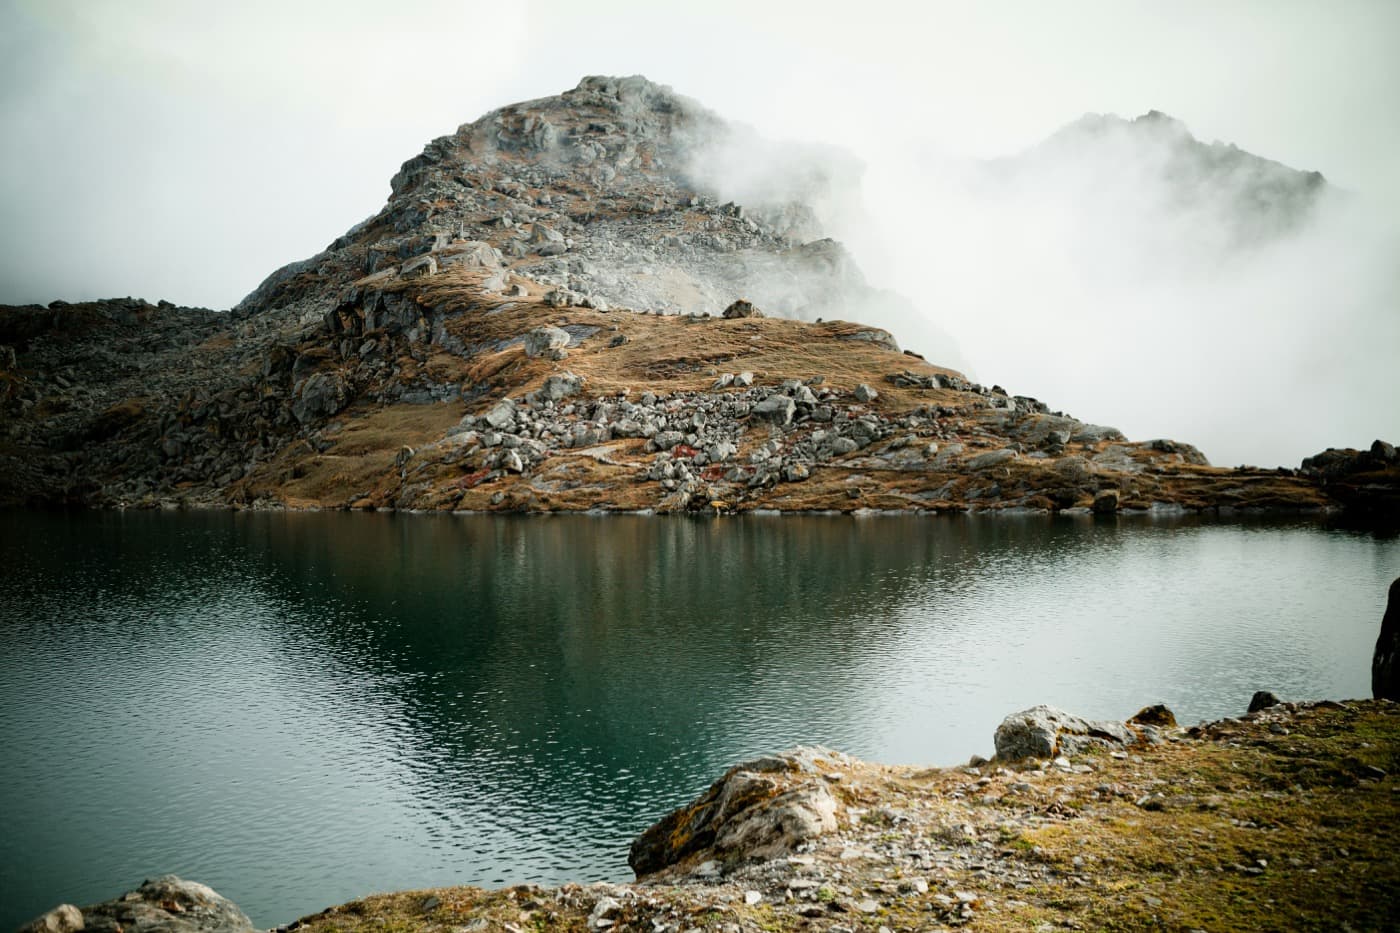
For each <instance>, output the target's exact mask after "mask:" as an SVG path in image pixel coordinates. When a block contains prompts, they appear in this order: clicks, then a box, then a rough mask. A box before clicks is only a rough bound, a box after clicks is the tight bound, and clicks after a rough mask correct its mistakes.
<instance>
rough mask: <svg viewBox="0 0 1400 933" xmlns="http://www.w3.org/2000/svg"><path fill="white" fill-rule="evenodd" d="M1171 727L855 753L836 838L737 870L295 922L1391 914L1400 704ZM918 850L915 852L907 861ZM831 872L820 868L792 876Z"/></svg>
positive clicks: (1234, 927)
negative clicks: (1070, 759) (983, 748)
mask: <svg viewBox="0 0 1400 933" xmlns="http://www.w3.org/2000/svg"><path fill="white" fill-rule="evenodd" d="M1174 739H1175V740H1174V741H1171V742H1168V743H1166V744H1162V745H1157V746H1150V747H1142V748H1138V749H1134V750H1132V751H1131V753H1128V754H1123V753H1117V754H1116V755H1114V754H1109V753H1106V752H1105V753H1099V754H1092V755H1088V756H1085V757H1084V758H1081V759H1076V760H1075V762H1074V765H1073V768H1072V770H1066V769H1063V768H1055V767H1045V768H1039V769H1030V768H1027V767H1025V766H1020V767H1018V768H1015V769H1012V768H1000V767H996V766H994V765H984V766H982V767H980V768H975V769H974V768H947V769H917V768H910V767H885V766H880V765H868V764H861V765H859V766H858V767H854V768H851V769H848V770H847V772H846V773H845V774H843V775H842V776H841V781H840V783H838V784H836V785H835V789H836V790H837V792H838V794H839V795H840V797H841V800H842V807H843V819H842V829H841V831H840V832H839V833H838V834H837V836H836V837H834V838H832V839H829V840H826V841H824V842H823V843H822V844H820V845H817V846H815V847H814V849H813V851H812V852H810V853H809V854H806V855H803V856H800V857H796V858H793V859H778V860H775V861H774V862H772V863H766V864H756V863H751V864H749V865H747V866H734V868H735V871H734V872H733V873H732V874H730V875H728V876H726V877H725V878H721V879H701V878H698V877H696V876H687V875H677V876H671V875H665V876H655V877H653V878H652V879H648V880H647V881H645V882H643V883H638V884H632V885H618V886H588V887H582V886H578V885H566V886H564V887H562V888H554V889H547V888H539V887H533V886H526V887H517V888H509V889H505V890H499V891H483V890H480V889H476V888H447V889H438V890H432V891H415V892H404V893H399V894H388V895H376V896H373V897H368V898H365V899H363V900H359V901H355V902H352V903H350V904H346V905H344V906H341V907H337V908H332V909H331V910H329V911H327V912H325V913H322V914H319V915H316V916H314V917H308V918H306V919H304V920H302V921H299V922H298V923H297V924H294V925H293V927H295V928H297V929H299V930H303V931H306V933H470V931H487V930H502V931H507V933H527V931H539V933H544V931H549V930H586V929H595V930H596V929H603V928H606V929H609V930H627V931H633V930H635V931H641V933H661V931H664V930H669V931H672V933H680V931H685V930H697V931H698V930H709V931H714V933H751V931H805V930H838V929H839V930H845V931H851V933H854V931H858V930H868V931H870V933H878V931H880V930H881V929H882V928H883V929H885V930H888V931H891V933H903V931H920V930H936V929H948V928H954V927H957V928H965V929H969V930H991V931H1012V930H1059V929H1079V930H1182V931H1189V930H1209V931H1256V930H1392V929H1397V924H1400V919H1398V918H1400V858H1397V856H1396V854H1395V834H1394V827H1396V826H1397V825H1398V824H1400V781H1397V780H1396V774H1397V771H1400V705H1397V704H1394V703H1388V702H1385V701H1356V702H1352V703H1347V704H1301V705H1300V706H1299V707H1297V708H1284V707H1279V708H1275V709H1274V710H1272V711H1268V712H1265V713H1261V714H1257V715H1254V716H1252V717H1249V718H1246V719H1242V720H1224V721H1222V722H1220V723H1215V724H1210V725H1208V726H1206V727H1202V728H1198V729H1194V730H1191V731H1190V732H1188V733H1184V734H1178V735H1177V736H1175V737H1174ZM914 850H922V854H921V855H920V856H919V858H918V859H917V860H916V861H914V862H910V861H909V860H907V859H904V858H902V856H901V853H907V852H910V851H914ZM852 853H856V855H855V856H853V855H852ZM815 877H821V878H824V879H826V880H824V881H821V882H817V881H815V880H811V881H809V882H805V883H799V882H798V881H795V880H794V879H802V878H808V879H811V878H815ZM750 888H759V889H760V891H761V893H762V898H761V900H760V901H759V902H758V903H746V899H745V897H744V894H745V892H746V891H747V890H748V889H750ZM605 897H613V898H615V899H616V900H617V901H618V904H617V906H616V909H614V910H612V911H610V912H609V913H608V914H607V916H606V920H607V921H610V922H608V923H607V924H606V926H604V927H599V926H596V925H590V919H589V917H590V913H591V912H594V911H595V908H596V905H597V904H598V903H599V902H600V900H601V899H602V898H605ZM594 918H595V921H596V919H597V914H596V913H595V914H594Z"/></svg>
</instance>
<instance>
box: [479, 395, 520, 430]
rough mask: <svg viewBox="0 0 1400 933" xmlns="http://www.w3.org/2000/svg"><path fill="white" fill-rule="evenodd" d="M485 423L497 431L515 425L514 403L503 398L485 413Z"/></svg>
mask: <svg viewBox="0 0 1400 933" xmlns="http://www.w3.org/2000/svg"><path fill="white" fill-rule="evenodd" d="M486 423H487V424H489V425H491V427H493V428H495V429H496V430H498V431H506V430H509V429H510V428H512V427H514V426H515V403H514V402H512V401H511V400H510V399H508V398H503V399H501V400H500V401H499V402H497V403H496V404H495V405H492V406H491V410H490V411H488V412H487V413H486Z"/></svg>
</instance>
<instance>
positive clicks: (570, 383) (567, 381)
mask: <svg viewBox="0 0 1400 933" xmlns="http://www.w3.org/2000/svg"><path fill="white" fill-rule="evenodd" d="M582 391H583V377H582V376H576V375H574V374H573V373H570V372H562V373H554V374H553V375H551V376H549V378H547V379H545V381H544V385H543V386H541V387H540V390H539V391H538V392H537V393H535V398H536V400H538V401H542V402H558V401H562V400H563V399H566V398H569V397H570V396H574V395H578V394H579V393H580V392H582Z"/></svg>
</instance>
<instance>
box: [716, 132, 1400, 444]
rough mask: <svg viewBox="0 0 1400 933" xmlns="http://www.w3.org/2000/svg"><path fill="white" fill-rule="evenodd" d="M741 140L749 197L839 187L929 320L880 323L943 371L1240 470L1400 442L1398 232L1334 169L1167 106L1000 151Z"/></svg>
mask: <svg viewBox="0 0 1400 933" xmlns="http://www.w3.org/2000/svg"><path fill="white" fill-rule="evenodd" d="M740 141H741V142H742V143H743V148H742V151H739V152H735V151H720V152H718V153H710V154H707V158H706V161H707V163H708V165H709V171H708V174H707V175H706V177H707V179H708V180H709V182H710V183H711V184H712V185H714V186H715V187H716V188H717V189H718V190H720V191H721V192H724V193H725V194H726V195H728V196H732V197H735V199H736V200H743V199H744V197H745V196H747V197H749V198H756V197H761V195H762V194H763V193H764V192H765V191H766V192H770V193H771V192H773V191H776V192H777V193H778V194H779V195H782V194H784V193H785V192H784V189H783V187H782V182H781V180H782V179H792V178H798V179H809V180H811V179H818V180H819V182H820V183H817V182H811V183H809V184H808V187H807V189H806V193H807V194H808V195H811V196H814V206H815V208H816V213H817V215H818V217H819V219H820V222H821V224H822V226H823V228H824V230H826V231H827V232H829V233H830V234H831V235H833V236H835V237H836V238H837V239H839V240H840V241H842V242H843V243H845V244H846V245H847V246H848V248H850V249H851V250H852V252H853V254H854V256H855V258H856V260H857V261H858V262H859V264H860V265H861V267H862V268H863V269H864V270H865V271H866V273H867V275H868V276H869V277H870V278H871V280H872V282H873V283H874V284H876V285H880V286H885V287H889V288H893V289H895V290H896V291H898V292H899V293H901V294H903V295H905V296H908V297H909V298H910V299H911V300H912V301H913V303H914V305H915V306H916V307H917V309H918V313H917V315H914V316H903V315H894V316H892V315H890V314H881V313H880V312H881V310H882V309H874V313H873V316H872V319H871V320H870V323H875V324H879V325H881V326H884V327H887V328H889V329H891V330H892V331H893V332H894V333H895V335H896V337H897V338H899V339H900V341H901V344H902V345H904V346H907V347H910V348H912V349H915V350H917V351H920V352H924V353H926V354H927V355H928V356H929V358H930V359H931V360H933V361H934V362H939V363H944V364H947V365H954V366H958V365H966V366H968V367H969V368H970V369H971V375H973V376H974V377H976V378H979V379H982V380H983V381H987V382H991V381H996V382H999V383H1001V384H1002V385H1004V386H1005V387H1006V388H1007V389H1008V390H1010V391H1012V392H1014V393H1019V394H1027V395H1034V396H1036V397H1039V398H1041V399H1042V400H1044V401H1046V402H1048V403H1049V404H1050V405H1051V406H1052V407H1055V408H1062V409H1065V410H1068V411H1070V412H1072V413H1073V414H1075V415H1077V416H1079V417H1082V418H1087V419H1091V420H1096V421H1103V422H1106V423H1112V424H1114V425H1116V426H1118V427H1120V428H1122V429H1123V430H1124V431H1126V432H1127V433H1128V434H1129V435H1130V436H1132V437H1141V438H1147V437H1157V436H1162V437H1172V438H1176V439H1180V440H1188V441H1190V442H1192V443H1195V444H1197V445H1198V446H1200V447H1201V448H1202V449H1203V450H1204V451H1205V453H1206V454H1207V456H1209V457H1211V458H1212V462H1214V463H1217V464H1219V465H1238V464H1241V463H1251V464H1254V465H1260V466H1276V465H1296V464H1297V463H1298V462H1299V461H1300V460H1301V459H1302V458H1303V457H1305V456H1307V455H1309V454H1311V453H1314V452H1316V451H1317V450H1319V449H1321V448H1322V447H1325V446H1351V445H1364V444H1366V443H1369V440H1370V439H1371V438H1373V437H1375V436H1382V437H1396V436H1400V406H1396V405H1394V404H1393V397H1394V389H1393V386H1392V385H1391V384H1390V371H1391V364H1392V362H1393V361H1394V360H1395V359H1400V271H1397V270H1400V262H1397V260H1400V226H1397V224H1396V223H1395V222H1394V221H1393V220H1392V219H1391V218H1389V217H1387V216H1386V215H1385V213H1384V212H1383V211H1382V210H1380V209H1378V207H1379V206H1378V205H1375V204H1373V203H1371V202H1370V201H1368V200H1367V199H1366V198H1365V197H1364V196H1362V195H1359V194H1356V193H1353V192H1346V191H1342V190H1339V189H1337V188H1335V187H1333V186H1331V185H1329V184H1328V183H1327V182H1326V180H1325V178H1324V177H1323V175H1322V174H1321V173H1318V172H1315V171H1299V170H1295V169H1293V168H1290V167H1288V166H1285V165H1282V164H1280V163H1278V162H1274V161H1272V160H1269V159H1267V158H1263V157H1259V156H1256V155H1253V154H1251V153H1247V152H1244V151H1242V150H1240V149H1238V148H1237V147H1235V146H1233V145H1231V144H1228V143H1223V142H1218V141H1217V142H1214V143H1210V144H1206V143H1203V142H1200V141H1198V140H1196V139H1195V138H1194V137H1193V136H1192V135H1191V134H1190V132H1189V129H1188V128H1187V126H1186V125H1185V124H1184V123H1183V122H1182V121H1180V120H1177V119H1175V118H1173V117H1170V116H1168V115H1166V114H1163V113H1160V112H1157V111H1151V112H1149V113H1147V114H1144V115H1142V116H1140V117H1138V118H1136V119H1132V120H1128V119H1123V118H1120V117H1116V116H1113V115H1100V114H1089V115H1086V116H1085V117H1083V118H1080V119H1079V120H1076V121H1073V122H1071V123H1069V124H1067V125H1066V126H1065V127H1064V128H1063V129H1062V130H1060V131H1059V132H1057V133H1055V134H1053V135H1052V136H1050V137H1049V138H1048V139H1046V140H1045V141H1044V142H1043V143H1041V144H1039V145H1037V146H1035V147H1032V148H1031V149H1029V150H1027V151H1025V152H1022V153H1018V154H1015V155H1011V156H1007V157H1003V158H998V159H990V160H969V159H956V158H949V157H946V156H943V155H940V154H938V153H935V152H932V151H924V152H921V153H914V154H909V155H906V156H900V155H898V154H891V155H890V156H889V157H887V158H881V159H878V160H874V161H870V162H868V163H866V164H864V165H861V164H858V163H857V162H856V161H855V160H854V159H853V158H852V157H851V156H850V155H849V154H846V153H841V152H839V151H838V150H833V149H830V148H829V147H811V146H802V145H800V144H794V145H793V146H792V147H791V148H788V147H783V146H777V145H773V144H768V145H766V146H755V145H752V144H750V143H749V142H748V141H747V140H736V141H733V142H740ZM823 159H825V162H824V165H825V172H824V173H823V172H821V171H819V170H817V169H815V168H811V167H808V168H807V169H805V170H803V169H802V166H804V165H808V164H810V163H813V162H817V161H821V160H823ZM775 186H776V187H775ZM940 331H947V332H949V333H951V334H952V335H953V338H955V340H956V344H954V345H952V353H950V354H943V353H940V350H943V349H945V348H946V347H947V346H948V345H947V344H946V343H945V342H944V341H942V340H941V339H940V336H939V334H940ZM959 347H960V348H961V350H962V351H965V352H964V353H963V354H962V355H961V356H956V355H954V354H956V353H957V352H958V348H959ZM950 356H951V357H952V358H949V357H950ZM962 356H965V358H966V362H965V363H964V362H963V358H962Z"/></svg>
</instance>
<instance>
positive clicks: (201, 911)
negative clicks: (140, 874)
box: [20, 875, 253, 933]
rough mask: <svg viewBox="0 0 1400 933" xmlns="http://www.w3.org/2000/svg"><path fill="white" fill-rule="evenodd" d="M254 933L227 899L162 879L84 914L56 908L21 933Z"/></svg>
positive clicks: (169, 878)
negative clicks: (77, 932)
mask: <svg viewBox="0 0 1400 933" xmlns="http://www.w3.org/2000/svg"><path fill="white" fill-rule="evenodd" d="M78 930H82V931H85V933H252V930H253V923H252V921H251V920H249V919H248V917H247V915H245V914H244V913H243V911H241V910H239V909H238V905H236V904H234V903H233V902H232V901H230V900H229V899H228V898H226V897H224V896H222V895H221V894H219V893H217V892H216V891H214V890H213V889H212V888H209V887H207V886H205V885H202V884H200V883H198V882H196V881H185V880H183V879H181V878H177V877H176V876H174V875H162V876H161V877H159V878H155V879H152V880H150V881H146V882H144V883H142V885H141V887H139V888H137V889H136V890H135V891H130V892H128V893H126V894H123V895H122V896H121V897H118V898H114V899H112V900H110V901H103V902H102V903H100V904H94V905H92V906H90V907H84V908H82V910H81V911H79V910H78V908H76V907H73V906H71V905H68V904H64V905H62V906H60V907H56V908H54V909H53V910H51V911H49V912H48V913H46V914H44V915H43V916H42V917H39V918H37V919H35V920H33V921H31V922H30V923H29V924H27V925H25V926H23V927H21V928H20V931H21V933H76V931H78Z"/></svg>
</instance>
